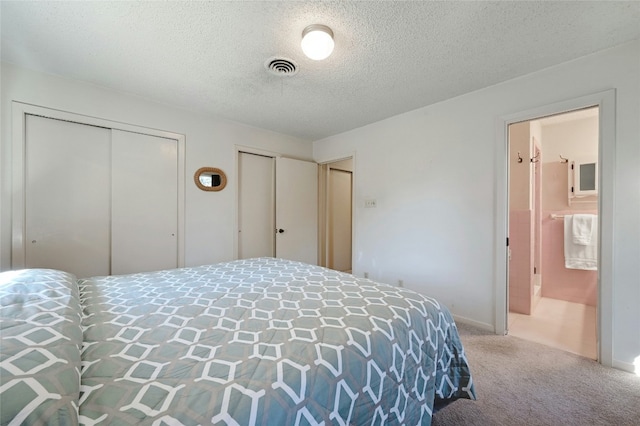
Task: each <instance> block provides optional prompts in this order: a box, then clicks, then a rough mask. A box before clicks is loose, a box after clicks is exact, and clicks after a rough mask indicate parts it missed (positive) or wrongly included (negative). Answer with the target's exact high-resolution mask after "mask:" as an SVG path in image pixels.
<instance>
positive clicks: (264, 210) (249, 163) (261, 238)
mask: <svg viewBox="0 0 640 426" xmlns="http://www.w3.org/2000/svg"><path fill="white" fill-rule="evenodd" d="M274 179H275V160H274V158H273V157H266V156H264V155H257V154H250V153H246V152H240V153H239V154H238V180H239V182H238V185H239V189H238V191H239V194H238V212H239V213H238V214H239V216H238V258H240V259H248V258H252V257H263V256H264V257H273V256H275V219H274V217H275V199H274V195H275V194H274V189H275V187H274V185H275V181H274Z"/></svg>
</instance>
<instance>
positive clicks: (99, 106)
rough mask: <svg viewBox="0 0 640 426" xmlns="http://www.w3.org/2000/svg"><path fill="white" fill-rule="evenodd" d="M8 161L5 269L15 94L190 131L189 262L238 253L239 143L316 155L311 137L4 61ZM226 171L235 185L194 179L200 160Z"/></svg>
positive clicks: (4, 247)
mask: <svg viewBox="0 0 640 426" xmlns="http://www.w3.org/2000/svg"><path fill="white" fill-rule="evenodd" d="M1 72H2V73H1V80H0V83H1V87H2V90H1V94H0V102H1V114H2V117H1V123H2V130H1V133H0V137H1V138H2V139H1V144H0V165H1V179H2V184H1V185H2V187H1V192H0V195H1V197H0V216H1V217H0V249H1V250H0V251H1V256H0V270H6V269H9V268H10V265H11V263H10V255H11V145H12V142H11V101H20V102H25V103H30V104H34V105H38V106H43V107H48V108H53V109H59V110H63V111H68V112H72V113H77V114H84V115H89V116H93V117H99V118H103V119H107V120H112V121H118V122H124V123H128V124H133V125H138V126H143V127H148V128H154V129H160V130H165V131H170V132H175V133H180V134H183V135H185V136H186V178H185V182H186V192H185V197H186V208H185V217H186V219H185V222H186V223H185V234H186V235H185V264H186V265H188V266H191V265H200V264H206V263H213V262H220V261H226V260H230V259H233V258H234V257H235V253H234V234H235V231H236V217H235V215H236V192H237V186H236V163H235V149H236V148H235V147H236V145H242V146H249V147H255V148H259V149H262V150H268V151H272V152H277V153H281V154H285V155H288V156H290V157H295V158H300V159H311V158H312V145H311V142H309V141H305V140H300V139H298V138H294V137H291V136H287V135H283V134H278V133H274V132H270V131H266V130H262V129H258V128H254V127H250V126H245V125H242V124H238V123H234V122H231V121H226V120H220V119H215V118H211V117H208V116H204V115H199V114H197V113H194V112H190V111H186V110H182V109H177V108H172V107H170V106H167V105H162V104H158V103H154V102H150V101H148V100H146V99H143V98H140V97H135V96H130V95H127V94H123V93H120V92H116V91H113V90H108V89H104V88H101V87H97V86H95V85H91V84H86V83H82V82H79V81H74V80H69V79H63V78H60V77H56V76H52V75H47V74H42V73H37V72H32V71H28V70H25V69H21V68H18V67H15V66H13V65H9V64H2V69H1ZM203 166H210V167H218V168H221V169H222V170H224V171H225V173H226V174H227V178H228V184H227V187H226V188H225V189H224V190H223V191H221V192H204V191H201V190H199V189H198V188H197V187H196V186H195V184H194V183H193V177H192V176H193V173H194V172H195V171H196V170H197V169H198V168H200V167H203Z"/></svg>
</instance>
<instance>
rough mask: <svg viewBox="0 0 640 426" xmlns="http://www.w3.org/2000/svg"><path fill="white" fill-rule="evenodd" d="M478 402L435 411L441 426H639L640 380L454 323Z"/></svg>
mask: <svg viewBox="0 0 640 426" xmlns="http://www.w3.org/2000/svg"><path fill="white" fill-rule="evenodd" d="M458 329H459V331H460V336H461V338H462V342H463V344H464V347H465V351H466V353H467V358H468V360H469V363H470V365H471V374H472V375H473V378H474V383H475V387H476V393H477V395H478V400H477V401H468V400H458V401H456V402H454V403H452V404H450V405H448V406H446V407H444V408H442V409H441V410H440V411H438V412H437V413H436V414H435V415H434V417H433V423H432V424H433V425H434V426H443V425H526V426H528V425H554V426H555V425H616V426H623V425H629V426H631V425H634V426H635V425H640V377H638V376H636V375H634V374H631V373H627V372H624V371H620V370H616V369H612V368H606V367H603V366H602V365H600V364H598V363H597V362H595V361H592V360H589V359H587V358H583V357H581V356H578V355H574V354H570V353H568V352H563V351H561V350H558V349H554V348H551V347H548V346H544V345H541V344H538V343H533V342H529V341H526V340H523V339H520V338H518V337H513V336H497V335H495V334H491V333H489V332H486V331H484V330H480V329H478V328H475V327H471V326H468V325H466V324H458Z"/></svg>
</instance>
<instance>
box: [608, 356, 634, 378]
mask: <svg viewBox="0 0 640 426" xmlns="http://www.w3.org/2000/svg"><path fill="white" fill-rule="evenodd" d="M611 366H612V367H613V368H617V369H618V370H622V371H627V372H629V373H634V374H636V366H635V365H633V364H632V363H630V362H624V361H618V360H616V359H614V360H613V362H612V363H611Z"/></svg>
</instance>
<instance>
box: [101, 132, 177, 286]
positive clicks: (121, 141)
mask: <svg viewBox="0 0 640 426" xmlns="http://www.w3.org/2000/svg"><path fill="white" fill-rule="evenodd" d="M111 186H112V197H113V198H112V203H111V219H112V234H111V273H112V274H126V273H132V272H143V271H154V270H160V269H169V268H176V267H177V266H178V245H177V241H178V237H177V233H178V141H176V140H174V139H166V138H161V137H157V136H150V135H143V134H139V133H132V132H126V131H121V130H115V129H114V130H113V134H112V182H111Z"/></svg>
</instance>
